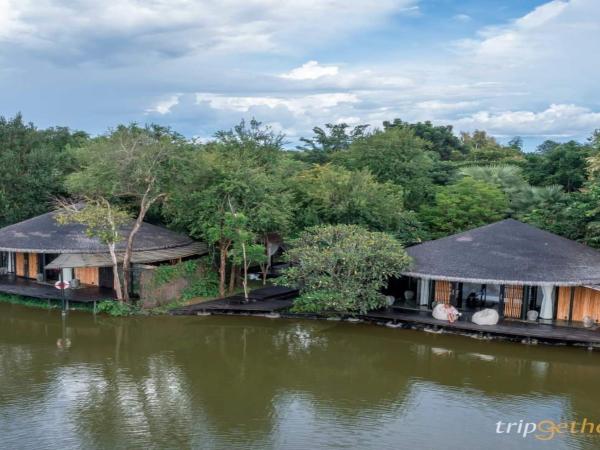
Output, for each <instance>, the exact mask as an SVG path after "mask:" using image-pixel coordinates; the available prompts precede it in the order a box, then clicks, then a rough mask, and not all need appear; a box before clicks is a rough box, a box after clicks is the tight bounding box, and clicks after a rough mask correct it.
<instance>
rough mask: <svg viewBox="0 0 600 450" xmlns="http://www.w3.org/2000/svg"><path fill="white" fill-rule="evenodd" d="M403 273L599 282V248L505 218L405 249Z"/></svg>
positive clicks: (502, 280) (531, 282) (470, 278)
mask: <svg viewBox="0 0 600 450" xmlns="http://www.w3.org/2000/svg"><path fill="white" fill-rule="evenodd" d="M407 252H408V254H409V255H410V256H411V257H412V258H413V264H412V267H411V268H410V269H409V270H408V271H407V272H406V273H405V275H409V276H415V277H424V278H431V279H437V280H448V281H464V282H473V283H490V284H492V283H495V284H517V285H524V284H527V285H543V284H554V285H560V286H577V285H585V284H599V283H600V252H598V251H596V250H594V249H592V248H590V247H587V246H585V245H583V244H580V243H578V242H574V241H571V240H569V239H565V238H563V237H560V236H557V235H555V234H552V233H549V232H547V231H543V230H540V229H538V228H535V227H533V226H531V225H526V224H524V223H521V222H518V221H516V220H513V219H507V220H503V221H500V222H496V223H493V224H490V225H485V226H483V227H479V228H475V229H473V230H469V231H465V232H464V233H459V234H455V235H452V236H448V237H445V238H442V239H437V240H434V241H429V242H425V243H423V244H418V245H415V246H413V247H409V248H408V249H407Z"/></svg>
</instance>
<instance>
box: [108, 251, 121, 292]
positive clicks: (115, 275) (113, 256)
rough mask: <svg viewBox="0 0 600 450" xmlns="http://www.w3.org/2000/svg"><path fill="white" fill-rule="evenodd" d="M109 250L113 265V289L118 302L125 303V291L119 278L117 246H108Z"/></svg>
mask: <svg viewBox="0 0 600 450" xmlns="http://www.w3.org/2000/svg"><path fill="white" fill-rule="evenodd" d="M108 250H109V252H110V259H111V260H112V263H113V288H114V290H115V292H116V294H117V300H119V301H120V302H122V301H123V289H122V288H121V278H120V277H119V261H118V260H117V254H116V253H115V244H114V243H113V244H108Z"/></svg>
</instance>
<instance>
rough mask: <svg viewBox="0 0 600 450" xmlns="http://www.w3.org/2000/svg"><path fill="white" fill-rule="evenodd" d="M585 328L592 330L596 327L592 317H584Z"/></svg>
mask: <svg viewBox="0 0 600 450" xmlns="http://www.w3.org/2000/svg"><path fill="white" fill-rule="evenodd" d="M583 326H584V327H586V328H592V327H593V326H594V319H592V318H591V317H590V316H584V317H583Z"/></svg>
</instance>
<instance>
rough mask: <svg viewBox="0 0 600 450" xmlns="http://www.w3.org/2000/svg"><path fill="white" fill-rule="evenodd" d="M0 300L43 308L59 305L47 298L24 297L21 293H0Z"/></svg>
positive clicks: (52, 307)
mask: <svg viewBox="0 0 600 450" xmlns="http://www.w3.org/2000/svg"><path fill="white" fill-rule="evenodd" d="M0 302H3V303H11V304H13V305H21V306H27V307H32V308H43V309H54V308H58V307H59V305H58V304H56V303H51V302H49V301H47V300H40V299H37V298H30V297H22V296H20V295H10V294H0Z"/></svg>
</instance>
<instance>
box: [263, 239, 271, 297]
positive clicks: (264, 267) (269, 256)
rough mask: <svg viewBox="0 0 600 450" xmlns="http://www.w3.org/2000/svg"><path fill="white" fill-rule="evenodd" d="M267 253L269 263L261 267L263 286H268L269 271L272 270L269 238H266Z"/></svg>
mask: <svg viewBox="0 0 600 450" xmlns="http://www.w3.org/2000/svg"><path fill="white" fill-rule="evenodd" d="M265 252H266V254H267V261H266V262H265V264H264V265H261V269H262V284H263V286H265V285H266V284H267V275H268V274H269V269H270V268H271V251H270V249H269V236H265Z"/></svg>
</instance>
